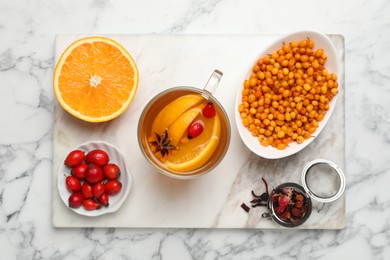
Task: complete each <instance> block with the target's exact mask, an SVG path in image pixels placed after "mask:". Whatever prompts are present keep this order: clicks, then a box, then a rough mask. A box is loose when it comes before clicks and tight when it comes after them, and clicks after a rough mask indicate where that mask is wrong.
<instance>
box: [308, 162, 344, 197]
mask: <svg viewBox="0 0 390 260" xmlns="http://www.w3.org/2000/svg"><path fill="white" fill-rule="evenodd" d="M318 165H322V166H325V167H330V168H331V169H333V171H334V172H335V173H337V176H338V178H339V179H340V187H339V189H338V191H337V192H336V193H335V194H334V195H332V196H329V197H328V196H319V195H317V194H316V193H315V192H314V191H313V190H312V189H310V187H309V186H308V185H307V176H308V173H309V172H310V170H311V169H313V167H315V166H318ZM301 183H302V186H303V188H304V189H305V191H306V192H307V194H308V196H310V197H311V198H312V199H314V200H316V201H319V202H325V203H327V202H333V201H335V200H337V199H338V198H340V197H341V196H342V195H343V193H344V190H345V176H344V173H343V171H342V170H341V169H340V168H339V167H338V166H337V165H336V164H335V163H333V162H331V161H328V160H325V159H316V160H313V161H311V162H309V163H308V164H306V166H305V167H304V168H303V171H302V175H301Z"/></svg>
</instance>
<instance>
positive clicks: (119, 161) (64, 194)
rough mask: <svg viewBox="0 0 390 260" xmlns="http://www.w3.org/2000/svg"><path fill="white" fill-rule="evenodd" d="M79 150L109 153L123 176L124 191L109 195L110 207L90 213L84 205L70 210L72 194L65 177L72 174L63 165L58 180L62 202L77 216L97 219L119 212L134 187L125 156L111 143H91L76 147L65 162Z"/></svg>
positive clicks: (69, 169)
mask: <svg viewBox="0 0 390 260" xmlns="http://www.w3.org/2000/svg"><path fill="white" fill-rule="evenodd" d="M77 149H79V150H82V151H85V154H87V153H88V152H90V151H92V150H94V149H101V150H103V151H105V152H107V153H108V155H109V157H110V161H109V163H115V164H116V165H118V167H119V169H120V170H121V175H120V177H119V178H118V180H119V181H120V182H121V183H122V189H121V190H120V192H119V193H118V194H115V195H109V206H108V207H104V206H103V207H101V208H100V209H97V210H92V211H88V210H86V209H84V207H83V205H81V206H80V207H79V208H77V209H74V208H70V207H69V206H68V199H69V196H70V194H71V192H70V191H68V189H67V188H66V184H65V179H66V177H65V175H66V176H69V175H71V173H70V171H71V168H70V167H68V166H66V165H65V164H64V163H62V164H61V166H60V169H59V171H58V178H57V186H58V191H59V193H60V197H61V199H62V201H63V202H64V204H65V205H66V207H67V208H69V209H70V210H73V211H74V212H76V213H77V214H80V215H83V216H89V217H96V216H100V215H103V214H107V213H113V212H115V211H117V210H118V209H119V208H120V207H121V205H122V204H123V202H124V201H125V199H126V198H127V196H128V194H129V192H130V189H131V185H132V177H131V174H130V172H129V169H128V167H127V165H126V161H125V159H124V157H123V155H122V154H121V152H120V151H119V150H118V148H116V147H115V146H113V145H112V144H109V143H106V142H103V141H90V142H86V143H83V144H80V145H78V146H77V147H74V148H73V149H71V150H70V151H68V153H67V154H66V155H65V157H64V160H65V158H66V156H67V155H68V154H69V153H70V152H71V151H73V150H77Z"/></svg>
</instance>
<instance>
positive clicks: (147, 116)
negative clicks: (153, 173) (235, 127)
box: [138, 71, 230, 179]
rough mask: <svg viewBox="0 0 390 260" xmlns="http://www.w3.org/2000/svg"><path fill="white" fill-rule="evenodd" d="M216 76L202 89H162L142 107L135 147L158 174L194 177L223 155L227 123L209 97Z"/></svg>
mask: <svg viewBox="0 0 390 260" xmlns="http://www.w3.org/2000/svg"><path fill="white" fill-rule="evenodd" d="M217 73H219V72H218V71H217ZM215 77H216V78H215ZM220 77H221V75H220V74H216V72H214V73H213V75H212V76H211V78H210V80H209V82H208V83H207V84H206V87H205V88H204V89H198V88H194V87H176V88H171V89H168V90H165V91H163V92H161V93H160V94H158V95H157V96H156V97H154V98H153V99H152V100H151V101H150V102H149V103H148V104H147V105H146V107H145V108H144V111H143V112H142V114H141V117H140V120H139V124H138V141H139V145H140V148H141V151H142V152H143V154H144V155H145V157H146V158H147V160H148V161H149V162H150V163H151V164H152V165H153V166H155V167H156V169H157V170H159V171H160V172H161V173H163V174H165V175H168V176H170V177H174V178H178V179H191V178H195V177H198V176H200V175H202V174H204V173H206V172H209V171H210V170H212V169H213V168H214V167H215V166H217V165H218V163H219V162H220V161H221V160H222V159H223V157H224V156H225V154H226V151H227V149H228V146H229V142H230V123H229V119H228V116H227V114H226V112H225V110H224V109H223V107H222V106H221V104H220V103H219V102H218V101H217V100H216V99H215V98H214V97H213V96H212V94H211V91H213V89H214V88H215V87H216V85H217V84H218V82H219V79H220ZM210 90H211V91H210Z"/></svg>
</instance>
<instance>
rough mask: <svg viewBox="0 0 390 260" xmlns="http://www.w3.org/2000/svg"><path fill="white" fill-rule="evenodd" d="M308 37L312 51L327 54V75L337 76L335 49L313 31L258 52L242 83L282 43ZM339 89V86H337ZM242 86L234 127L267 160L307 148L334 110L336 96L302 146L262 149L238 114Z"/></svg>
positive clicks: (300, 33) (323, 35) (330, 43)
mask: <svg viewBox="0 0 390 260" xmlns="http://www.w3.org/2000/svg"><path fill="white" fill-rule="evenodd" d="M307 37H309V38H310V39H313V40H314V42H315V46H314V49H318V48H322V49H324V51H325V53H326V54H327V56H328V58H327V61H326V63H325V67H326V69H327V70H328V71H329V73H335V74H336V75H337V76H339V66H338V62H337V53H336V48H335V46H334V45H333V43H332V41H331V40H330V39H329V37H328V36H326V35H325V34H322V33H319V32H315V31H301V32H296V33H292V34H290V35H287V36H284V37H282V38H280V39H278V40H277V41H275V42H274V43H272V44H271V45H270V46H269V47H267V48H266V49H264V50H259V51H260V52H259V53H258V54H256V55H255V56H254V59H253V61H252V62H251V63H250V64H249V67H248V73H247V75H245V77H244V78H243V79H242V82H244V81H245V80H246V79H248V78H249V76H250V74H251V72H252V67H253V65H254V64H255V63H256V62H257V60H258V59H259V58H260V57H264V56H266V55H267V54H269V53H273V52H275V51H277V50H278V49H280V48H281V47H282V44H283V42H286V43H288V42H292V41H298V42H299V41H300V40H302V39H305V38H307ZM339 87H340V85H339ZM242 89H243V87H242V84H241V85H240V87H239V89H238V91H237V96H236V106H235V119H236V125H237V128H238V132H239V133H240V136H241V139H242V140H243V142H244V143H245V145H246V146H247V147H248V148H249V149H250V150H251V151H252V152H254V153H255V154H257V155H259V156H261V157H263V158H267V159H279V158H283V157H287V156H290V155H293V154H295V153H297V152H299V151H301V150H302V149H303V148H305V147H306V146H308V145H309V144H310V143H311V142H312V141H313V140H314V139H315V138H316V137H317V136H318V135H319V134H320V133H321V131H322V129H323V128H324V127H325V125H326V123H327V122H328V120H329V118H330V116H331V115H332V112H333V110H334V107H335V105H336V102H337V96H338V95H336V96H335V97H334V98H333V99H332V101H331V102H330V103H329V105H330V108H329V110H328V112H327V113H326V114H325V117H324V119H323V120H322V121H321V122H319V126H318V128H317V131H316V132H315V133H314V134H312V137H311V138H309V139H308V140H305V141H304V142H303V143H302V144H298V143H296V142H292V143H290V144H289V146H288V147H287V148H286V149H285V150H278V149H276V148H274V147H272V146H268V147H264V146H262V145H261V144H260V142H259V141H258V139H257V137H254V136H253V135H252V134H251V133H250V131H249V130H248V129H247V128H245V127H244V126H243V124H242V121H241V118H240V113H239V112H238V109H237V107H238V105H239V104H240V103H241V98H242Z"/></svg>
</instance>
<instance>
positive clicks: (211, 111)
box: [203, 102, 217, 118]
mask: <svg viewBox="0 0 390 260" xmlns="http://www.w3.org/2000/svg"><path fill="white" fill-rule="evenodd" d="M216 113H217V112H216V111H215V107H214V104H213V103H211V102H208V103H207V105H206V106H205V107H204V108H203V115H204V117H206V118H212V117H214V116H215V114H216Z"/></svg>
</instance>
